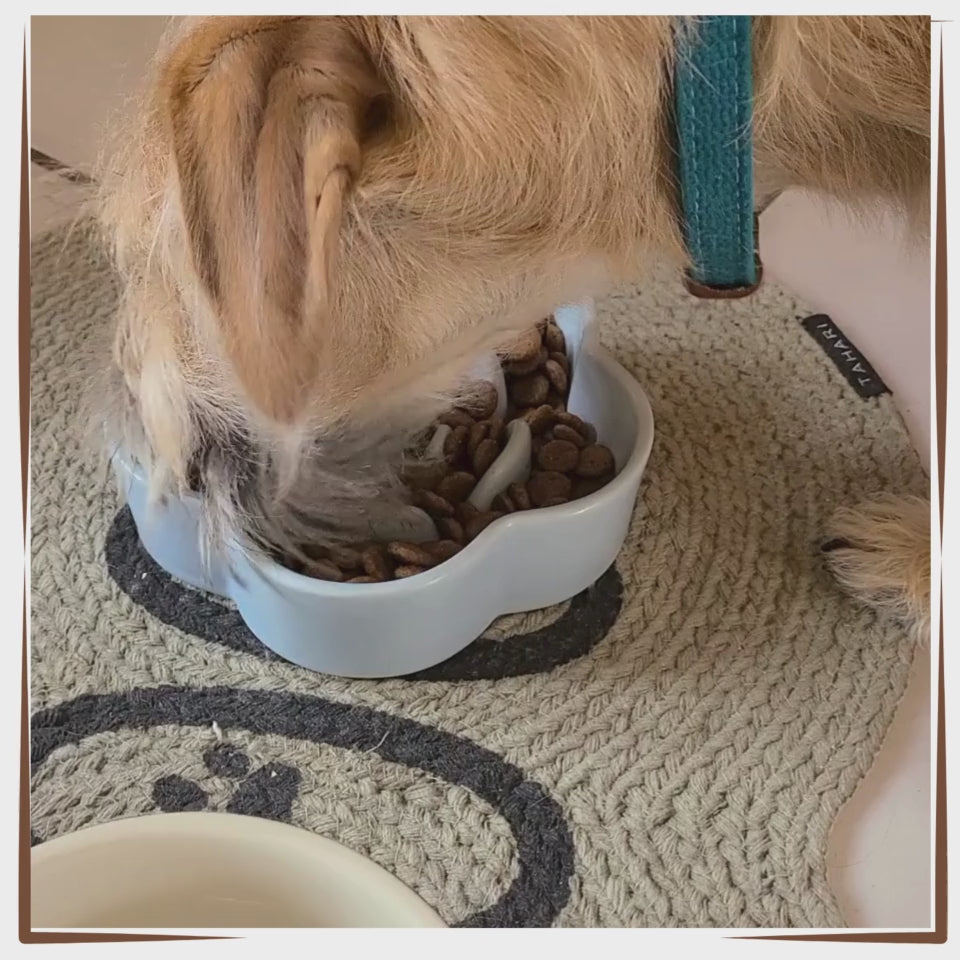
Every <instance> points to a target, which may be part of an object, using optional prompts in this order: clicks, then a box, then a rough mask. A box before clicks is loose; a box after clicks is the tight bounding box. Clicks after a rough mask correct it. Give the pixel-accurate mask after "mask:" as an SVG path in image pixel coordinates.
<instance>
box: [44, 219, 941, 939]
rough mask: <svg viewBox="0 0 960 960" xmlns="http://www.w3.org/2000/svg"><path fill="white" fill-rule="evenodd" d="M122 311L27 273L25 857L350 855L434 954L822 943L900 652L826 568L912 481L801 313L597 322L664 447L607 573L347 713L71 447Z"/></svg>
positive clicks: (366, 687)
mask: <svg viewBox="0 0 960 960" xmlns="http://www.w3.org/2000/svg"><path fill="white" fill-rule="evenodd" d="M115 295H116V291H115V287H114V282H113V279H112V277H111V274H110V271H109V268H108V267H107V266H106V264H105V262H104V260H103V258H102V255H101V254H100V252H99V251H98V249H97V247H96V245H95V244H94V243H92V242H91V241H90V240H89V239H88V237H87V236H86V235H85V233H84V232H83V231H77V232H75V233H73V234H72V235H69V236H67V235H66V234H63V233H59V234H54V235H48V236H46V237H43V238H40V239H39V240H37V241H35V243H34V246H33V274H32V297H33V329H32V337H31V350H32V387H31V396H32V411H31V416H32V424H33V434H32V462H31V476H32V548H31V549H32V585H31V597H32V619H31V624H32V657H31V688H32V705H31V710H32V733H31V736H32V760H33V781H32V829H33V835H34V842H43V841H45V840H48V839H51V838H53V837H56V836H58V835H61V834H63V833H66V832H68V831H73V830H77V829H79V828H81V827H84V826H87V825H89V824H92V823H96V822H102V821H107V820H111V819H115V818H118V817H130V816H136V815H138V814H145V813H150V812H154V811H157V810H201V809H202V810H229V811H237V812H241V813H247V814H254V815H257V816H263V817H271V818H275V819H279V820H286V821H289V822H292V823H294V824H297V825H299V826H301V827H304V828H306V829H308V830H312V831H315V832H316V833H318V834H322V835H323V836H327V837H331V838H333V839H335V840H337V841H339V842H341V843H343V844H345V845H347V846H348V847H352V848H353V849H355V850H357V851H359V852H360V853H362V854H365V855H367V856H369V857H371V858H372V859H373V860H375V861H376V862H377V863H379V864H381V865H382V866H383V867H385V868H386V869H387V870H389V871H391V872H392V873H394V874H395V875H396V876H397V877H399V878H400V880H402V881H403V882H404V883H406V884H408V885H409V886H410V887H411V888H413V889H414V890H415V891H416V892H417V893H418V894H420V896H421V897H423V899H424V900H425V901H426V902H427V903H429V904H430V905H432V906H433V907H435V908H436V909H437V910H438V911H439V913H440V914H441V916H442V917H443V918H444V920H445V921H447V922H448V923H449V924H453V925H467V926H547V925H557V926H569V927H583V926H601V927H607V926H720V927H738V926H775V927H811V926H812V927H833V926H841V925H842V924H843V918H842V917H841V916H840V913H839V911H838V908H837V903H836V901H835V899H834V897H833V895H832V893H831V891H830V890H829V889H828V886H827V882H826V865H825V855H826V846H827V837H828V833H829V831H830V827H831V824H832V822H833V819H834V817H835V815H836V813H837V811H838V810H839V808H840V806H841V805H842V804H843V802H844V801H845V800H846V799H847V798H848V797H849V796H850V795H851V793H852V792H853V790H854V788H855V787H856V786H857V784H858V782H859V781H860V779H861V778H862V777H863V775H864V774H865V772H866V771H867V769H868V768H869V766H870V764H871V762H872V759H873V757H874V755H875V753H876V751H877V750H878V748H879V746H880V744H881V741H882V738H883V736H884V733H885V731H886V729H887V726H888V725H889V723H890V721H891V718H892V716H893V713H894V710H895V707H896V705H897V702H898V700H899V698H900V696H901V694H902V692H903V690H904V687H905V684H906V681H907V676H908V672H909V667H910V662H911V658H912V655H913V648H912V645H911V643H910V641H909V639H908V637H907V636H906V634H905V632H903V631H902V630H900V629H899V628H897V627H896V626H895V625H891V624H889V623H884V622H881V621H880V620H879V619H878V618H877V617H876V616H875V615H874V613H872V612H871V611H870V610H867V609H864V608H862V607H860V606H858V605H857V604H856V603H854V602H853V601H851V600H849V599H847V598H846V597H844V596H843V595H841V594H840V592H839V591H838V590H837V589H836V588H835V586H834V584H833V582H832V581H831V579H830V577H829V576H828V574H827V573H826V572H825V570H824V568H823V564H822V561H821V557H820V555H819V544H820V541H821V538H822V535H823V530H824V525H825V521H826V519H827V517H828V516H829V514H830V512H831V511H832V510H833V508H834V507H835V506H837V505H838V504H841V503H853V502H855V501H857V500H858V499H860V498H861V497H862V496H863V495H865V494H869V493H872V492H875V491H879V490H894V491H898V492H923V491H924V490H925V489H926V479H925V477H924V474H923V471H922V469H921V466H920V464H919V461H918V459H917V457H916V455H915V454H914V452H913V450H912V448H911V445H910V443H909V441H908V438H907V435H906V432H905V430H904V428H903V425H902V423H901V421H900V418H899V416H898V415H897V413H896V411H895V408H894V405H893V403H892V400H891V397H890V396H889V394H886V393H881V394H880V395H876V396H862V395H861V393H864V392H866V393H870V392H873V393H876V392H877V389H873V390H870V389H868V390H866V391H864V390H860V391H859V392H858V390H857V389H855V388H854V386H853V385H852V383H851V382H850V381H849V380H848V377H847V376H846V375H845V374H844V372H843V370H842V369H841V367H843V364H844V360H843V358H842V357H839V356H838V357H837V361H836V362H835V361H834V359H831V357H830V356H829V355H828V353H829V350H830V349H833V346H831V341H830V340H829V338H828V339H826V340H824V339H823V337H820V338H819V339H818V337H817V336H816V335H815V333H816V325H815V324H813V325H810V324H808V326H809V327H810V329H809V330H808V329H807V328H805V327H804V325H803V322H802V321H803V320H804V318H806V317H808V316H809V315H810V314H812V313H813V311H812V310H810V309H808V308H806V307H805V306H804V305H803V304H801V303H799V302H797V301H796V300H795V299H794V298H793V297H791V296H790V295H789V294H788V293H786V292H784V291H783V290H781V289H778V288H777V287H776V286H773V285H771V284H769V283H767V284H765V285H764V287H763V288H762V289H761V291H760V292H759V293H757V294H756V295H755V296H753V297H752V298H749V299H746V300H742V301H727V302H724V301H698V300H695V299H693V298H691V297H690V296H689V295H687V294H686V292H685V291H684V290H683V288H682V286H680V285H679V284H678V283H677V282H675V281H674V280H673V279H661V280H658V281H657V282H656V283H653V284H651V285H648V286H645V287H644V288H642V289H628V290H625V291H623V292H621V293H620V294H618V295H616V296H613V297H610V298H609V299H607V300H605V301H604V302H602V303H601V304H599V305H598V309H599V322H600V324H601V335H602V339H603V340H604V342H605V343H606V344H607V346H609V347H610V348H611V349H612V350H613V351H614V353H615V354H616V355H617V357H618V358H619V360H620V361H621V362H622V363H623V364H624V365H625V366H626V367H627V368H628V369H629V370H630V371H631V372H632V373H633V374H634V375H635V376H636V377H637V379H638V380H639V382H640V383H641V384H642V385H643V387H644V388H645V389H646V391H647V392H648V394H649V397H650V401H651V404H652V406H653V410H654V415H655V418H656V425H657V427H656V429H657V432H656V438H655V440H654V446H653V453H652V456H651V459H650V464H649V467H648V469H647V472H646V475H645V477H644V480H643V484H642V487H641V490H640V495H639V499H638V505H637V509H636V512H635V515H634V519H633V523H632V526H631V529H630V534H629V537H628V539H627V542H626V544H625V546H624V548H623V550H622V552H621V554H620V557H619V559H618V560H617V562H616V564H615V566H614V567H613V568H612V569H611V570H609V571H608V572H607V573H606V574H605V575H604V576H603V577H602V578H601V580H600V581H598V583H597V584H596V585H595V586H594V587H593V588H591V589H590V590H588V591H585V592H584V593H583V594H581V595H580V596H578V597H576V598H575V599H574V600H572V601H571V602H569V603H567V604H562V605H560V606H559V607H556V608H553V609H550V610H545V611H538V612H536V613H532V614H529V615H521V616H513V617H510V618H506V619H504V620H502V621H500V622H498V623H495V624H494V625H492V627H491V628H490V630H488V632H487V633H486V634H485V635H484V637H483V638H481V639H480V640H478V642H477V643H475V644H474V645H472V646H471V647H470V648H468V650H466V651H464V652H463V653H462V654H461V655H459V656H457V657H455V658H453V659H452V660H450V661H448V662H447V663H445V664H442V665H440V666H439V667H437V668H434V669H431V670H428V671H424V672H423V673H421V674H418V675H416V676H414V677H410V678H406V679H394V680H386V681H351V680H342V679H337V678H331V677H326V676H321V675H317V674H313V673H310V672H308V671H306V670H303V669H300V668H298V667H295V666H292V665H290V664H287V663H285V662H284V661H282V660H280V659H278V658H277V657H275V656H272V655H270V654H269V653H268V652H267V651H266V650H264V648H263V647H262V646H261V645H260V644H259V643H258V642H257V641H256V640H255V638H253V637H252V636H251V635H250V633H249V632H248V631H247V630H246V629H245V627H244V626H243V624H242V623H241V621H240V620H239V618H238V616H237V614H236V612H235V611H234V610H233V609H232V608H231V607H230V606H229V605H228V604H226V603H223V602H220V601H218V600H214V599H212V598H210V597H208V596H206V595H204V594H202V593H199V592H197V591H193V590H191V589H189V588H187V587H185V586H183V585H181V584H179V583H177V582H175V581H173V580H171V578H169V577H168V576H166V575H165V574H164V573H163V572H162V571H160V570H159V569H158V568H157V567H156V566H155V565H154V564H153V562H152V561H151V560H150V559H149V558H148V557H147V556H145V554H144V553H143V551H142V549H141V548H140V546H139V544H138V541H137V537H136V532H135V530H134V529H133V526H132V522H131V519H130V516H129V513H128V512H127V511H126V510H125V509H124V507H123V505H122V504H121V503H120V502H119V500H118V498H117V494H116V490H115V487H114V485H113V483H112V482H111V481H110V478H109V475H108V473H107V471H106V468H105V465H104V463H103V462H102V461H101V460H98V459H97V458H96V457H95V456H92V455H91V454H89V453H88V452H87V451H86V450H85V448H84V446H83V442H82V429H81V424H80V423H79V410H80V406H79V403H80V390H81V386H82V379H83V378H82V377H81V376H79V375H78V374H77V371H78V370H82V369H84V363H83V361H84V358H85V357H89V355H90V353H91V352H92V351H94V350H98V349H100V348H101V345H102V343H103V342H104V332H105V331H108V329H109V326H110V323H111V313H112V310H113V308H114V302H115ZM825 345H826V347H827V349H824V346H825ZM834 346H835V344H834ZM841 346H844V344H841ZM839 352H840V353H842V349H841V350H840V351H839ZM835 353H836V351H835ZM847 373H849V370H847ZM878 389H879V388H878ZM571 549H573V545H571ZM441 615H442V614H441ZM447 615H449V616H455V615H456V613H455V611H449V613H448V614H447Z"/></svg>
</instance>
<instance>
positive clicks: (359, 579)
mask: <svg viewBox="0 0 960 960" xmlns="http://www.w3.org/2000/svg"><path fill="white" fill-rule="evenodd" d="M347 583H383V581H382V580H378V579H377V578H376V577H351V578H350V579H349V580H348V581H347Z"/></svg>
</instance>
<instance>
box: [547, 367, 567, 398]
mask: <svg viewBox="0 0 960 960" xmlns="http://www.w3.org/2000/svg"><path fill="white" fill-rule="evenodd" d="M543 372H544V373H545V374H546V377H547V379H548V380H549V381H550V385H551V386H552V387H553V389H554V390H556V391H557V393H559V394H560V395H561V396H565V395H566V392H567V387H568V386H569V382H568V380H567V371H566V370H564V369H563V367H561V366H560V364H559V363H557V361H556V360H548V361H547V362H546V363H545V364H544V365H543Z"/></svg>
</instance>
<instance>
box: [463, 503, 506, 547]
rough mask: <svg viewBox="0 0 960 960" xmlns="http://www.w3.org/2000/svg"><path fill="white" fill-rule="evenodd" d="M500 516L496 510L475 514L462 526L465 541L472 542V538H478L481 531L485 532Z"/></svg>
mask: <svg viewBox="0 0 960 960" xmlns="http://www.w3.org/2000/svg"><path fill="white" fill-rule="evenodd" d="M502 516H503V514H502V513H500V511H498V510H485V511H483V513H477V515H476V516H474V517H471V518H470V519H469V520H468V521H467V522H466V523H465V524H464V526H463V529H464V532H465V533H466V535H467V539H468V540H473V539H474V537H477V536H479V535H480V533H481V532H482V531H484V530H486V529H487V527H489V526H490V524H491V523H493V521H494V520H499V519H500V517H502Z"/></svg>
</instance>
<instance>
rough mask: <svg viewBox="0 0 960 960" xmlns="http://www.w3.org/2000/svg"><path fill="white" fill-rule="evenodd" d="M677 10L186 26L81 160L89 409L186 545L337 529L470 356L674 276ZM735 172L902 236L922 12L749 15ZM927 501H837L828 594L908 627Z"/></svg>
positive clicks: (925, 613) (769, 192)
mask: <svg viewBox="0 0 960 960" xmlns="http://www.w3.org/2000/svg"><path fill="white" fill-rule="evenodd" d="M695 29H696V22H695V20H691V19H690V18H671V17H655V16H640V17H562V16H557V17H503V18H501V17H360V16H357V17H354V16H344V17H329V16H326V17H324V16H318V17H212V18H187V19H184V20H182V21H177V22H176V23H175V24H174V25H173V26H172V27H171V29H170V31H169V33H168V35H167V36H166V37H165V39H164V41H163V43H162V44H161V46H160V49H159V51H158V53H157V56H156V58H155V61H154V64H153V66H152V68H151V74H150V79H149V82H148V85H147V87H146V90H145V93H144V96H143V99H142V102H141V103H140V104H139V106H138V109H137V110H136V111H135V112H134V114H133V120H132V123H131V125H130V126H128V127H124V128H122V129H121V130H120V131H119V135H118V138H117V142H116V146H115V147H114V148H113V149H112V150H110V151H108V152H107V154H106V155H105V156H106V159H105V161H104V163H103V165H102V169H101V171H100V176H99V180H100V182H101V185H102V193H101V196H100V204H99V213H100V222H101V224H102V226H103V229H104V233H105V236H106V237H107V239H108V241H109V245H110V249H111V251H112V256H113V260H114V263H115V265H116V269H117V272H118V276H119V278H120V289H121V296H120V308H119V312H118V322H117V328H116V337H115V341H114V345H113V354H112V361H111V364H110V370H109V374H108V376H109V377H110V379H109V381H108V385H107V387H106V388H103V389H102V391H101V393H102V395H103V396H104V397H106V398H108V399H109V401H110V409H109V410H108V411H104V412H103V414H104V415H103V418H102V419H103V421H104V422H106V423H107V424H108V428H107V429H108V432H109V439H110V441H111V443H112V444H116V445H121V444H122V445H123V446H125V447H126V448H127V449H128V450H129V451H130V452H131V453H132V454H133V455H134V456H135V457H136V458H137V459H138V460H139V461H140V462H141V463H143V464H144V465H145V466H146V468H147V469H148V471H149V476H150V478H151V485H152V489H153V491H154V493H155V494H156V495H163V494H165V493H180V492H182V491H184V490H185V489H187V488H191V489H194V490H198V491H199V492H200V494H201V496H202V500H203V516H204V532H203V538H204V541H205V543H207V544H208V545H209V546H210V547H211V548H212V547H214V546H215V545H216V544H217V543H219V542H221V541H222V538H223V537H224V536H225V535H226V534H227V533H228V532H230V531H234V532H237V531H239V532H241V533H242V534H244V535H245V536H246V537H247V539H248V540H249V541H250V542H252V543H253V544H255V545H256V546H258V547H260V548H263V549H267V550H273V551H277V550H283V549H287V548H289V547H290V546H291V544H294V543H295V542H297V540H298V538H303V537H305V536H308V535H309V536H312V537H313V538H317V537H321V538H326V539H329V540H330V541H335V540H337V539H338V538H339V539H342V538H346V537H351V536H355V535H357V533H358V531H360V530H361V529H363V528H364V524H365V523H366V522H367V521H368V520H369V516H370V513H371V511H374V510H389V509H391V505H392V504H394V503H396V502H399V500H400V499H401V498H402V492H401V487H400V485H399V483H398V481H397V479H396V474H397V470H396V467H397V464H398V462H399V460H400V457H401V454H402V451H403V449H404V448H405V447H406V446H407V445H409V443H410V442H411V438H413V437H416V436H417V435H418V431H421V430H422V429H423V428H425V427H426V425H427V424H428V423H429V422H430V421H432V420H433V418H434V417H435V416H436V415H437V413H438V412H440V411H441V410H442V409H444V408H445V407H446V406H447V405H448V404H449V403H450V402H451V399H452V398H455V397H456V396H458V395H460V394H461V393H462V392H463V391H465V390H467V389H468V383H469V376H468V373H469V368H470V364H471V362H472V361H473V360H475V359H476V358H477V357H478V356H479V355H481V354H482V353H484V352H485V351H489V350H496V349H498V348H502V347H503V345H504V344H505V343H506V342H507V341H508V340H509V339H510V338H512V337H515V336H516V335H517V334H518V333H519V332H521V331H523V330H524V329H526V328H529V327H530V326H531V325H532V324H533V323H534V322H536V321H537V320H539V319H540V318H541V317H543V316H545V315H547V314H549V313H550V312H551V310H552V308H553V307H554V306H555V305H556V304H558V303H561V302H567V301H572V300H575V299H579V298H583V297H586V296H594V295H597V294H599V293H602V292H603V291H604V290H606V289H608V287H609V286H610V285H611V284H613V283H617V282H621V281H627V280H637V279H638V278H640V277H642V276H643V274H644V272H645V271H646V270H647V269H649V267H650V266H651V265H653V264H663V263H667V264H671V265H673V266H674V267H675V268H676V269H677V270H678V271H681V270H683V269H685V268H686V267H687V265H688V264H687V255H686V252H685V250H684V245H683V240H682V235H681V231H680V227H679V225H678V220H677V216H676V209H677V194H676V191H677V187H676V183H675V179H674V175H673V157H672V153H671V145H670V125H669V104H670V97H671V89H670V77H671V73H672V64H673V60H674V57H675V55H676V42H675V41H676V34H677V31H678V30H695ZM752 30H753V58H754V76H755V84H754V86H755V101H754V139H755V182H756V185H757V195H758V196H759V197H760V198H764V197H769V196H773V195H775V194H776V193H777V192H778V191H780V190H782V189H784V188H786V187H790V186H800V187H804V188H807V189H810V190H814V191H819V192H821V193H823V194H827V195H831V196H833V197H836V198H839V199H840V200H841V201H843V202H844V203H845V204H847V205H848V206H849V207H850V208H851V209H854V210H858V211H861V212H864V213H869V211H870V210H871V209H872V208H874V207H875V206H876V205H877V204H887V205H890V204H892V205H895V206H897V207H898V208H900V209H901V210H903V211H904V212H905V213H906V215H907V217H908V218H909V220H910V223H911V225H912V227H913V229H915V230H916V231H917V232H918V233H921V234H922V233H923V231H925V230H926V229H927V224H926V220H925V218H926V214H927V210H928V203H929V169H930V163H929V157H930V96H929V77H930V24H929V20H928V19H927V18H926V17H919V16H916V17H914V16H875V17H839V16H838V17H814V16H809V17H807V16H799V17H756V18H754V21H753V27H752ZM929 515H930V507H929V502H927V501H923V500H907V499H902V498H897V497H889V496H888V497H886V498H883V499H881V500H878V501H875V502H871V503H868V504H865V505H863V506H861V507H856V506H854V507H850V508H847V509H845V510H844V511H842V512H841V513H840V514H839V515H838V516H837V517H836V520H835V523H834V525H833V528H832V529H831V530H828V531H825V540H826V541H827V542H828V543H827V545H828V546H829V547H830V548H831V549H829V550H828V551H827V553H826V554H825V556H826V557H827V559H828V562H829V563H830V564H831V565H832V567H833V569H834V571H835V572H836V574H837V576H838V578H839V579H840V581H841V582H842V583H843V584H844V586H845V587H846V588H847V589H849V590H850V591H851V592H853V593H854V594H856V595H857V596H859V597H861V598H863V599H864V600H866V601H867V602H871V603H874V604H876V605H880V606H883V607H885V608H887V609H889V610H890V611H891V612H892V613H894V614H895V615H896V616H899V617H901V618H902V619H903V620H904V621H905V622H906V623H907V624H908V625H909V626H910V628H911V629H913V630H915V631H917V633H918V634H919V635H921V636H923V635H925V634H926V633H927V632H928V630H929V603H930V537H929Z"/></svg>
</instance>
